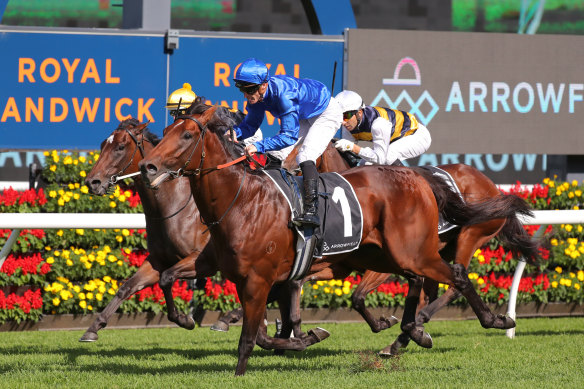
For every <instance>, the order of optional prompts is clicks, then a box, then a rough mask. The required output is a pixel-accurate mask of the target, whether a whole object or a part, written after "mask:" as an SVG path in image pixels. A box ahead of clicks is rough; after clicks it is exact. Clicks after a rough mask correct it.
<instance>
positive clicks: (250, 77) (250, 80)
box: [233, 58, 270, 88]
mask: <svg viewBox="0 0 584 389" xmlns="http://www.w3.org/2000/svg"><path fill="white" fill-rule="evenodd" d="M268 77H270V73H269V72H268V67H267V66H266V64H265V63H263V62H262V61H259V60H257V59H255V58H248V59H246V60H245V61H243V62H242V63H241V66H240V67H239V68H238V69H237V72H235V77H234V78H233V81H235V86H237V87H238V88H239V87H240V86H243V85H253V84H255V85H258V84H263V83H264V82H268ZM238 84H239V85H238Z"/></svg>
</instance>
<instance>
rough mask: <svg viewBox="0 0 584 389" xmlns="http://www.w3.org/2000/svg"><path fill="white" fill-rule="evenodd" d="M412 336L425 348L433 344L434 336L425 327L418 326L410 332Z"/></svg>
mask: <svg viewBox="0 0 584 389" xmlns="http://www.w3.org/2000/svg"><path fill="white" fill-rule="evenodd" d="M410 338H412V339H413V341H414V342H416V344H417V345H418V346H421V347H424V348H432V346H433V342H432V337H431V336H430V334H429V333H427V332H426V331H424V327H416V328H415V329H414V330H413V331H411V332H410Z"/></svg>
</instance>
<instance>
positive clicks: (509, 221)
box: [282, 143, 539, 356]
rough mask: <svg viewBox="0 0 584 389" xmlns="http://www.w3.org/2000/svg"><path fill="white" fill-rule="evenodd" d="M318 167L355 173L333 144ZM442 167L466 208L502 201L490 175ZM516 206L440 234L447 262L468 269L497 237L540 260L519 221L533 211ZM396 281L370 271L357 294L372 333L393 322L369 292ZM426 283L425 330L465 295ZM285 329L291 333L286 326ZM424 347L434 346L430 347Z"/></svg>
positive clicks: (518, 253) (393, 349)
mask: <svg viewBox="0 0 584 389" xmlns="http://www.w3.org/2000/svg"><path fill="white" fill-rule="evenodd" d="M297 153H298V148H295V149H294V150H293V151H292V153H291V154H290V156H289V158H287V159H286V161H285V162H284V164H283V166H282V167H283V168H285V169H287V170H290V171H297V170H298V166H297V164H296V163H295V158H294V157H295V155H296V154H297ZM353 158H354V156H353ZM316 164H317V168H318V170H319V172H342V171H345V170H347V169H349V168H350V165H349V163H348V161H347V159H346V158H344V157H343V156H342V155H341V153H340V152H339V151H338V150H337V149H335V148H334V147H333V144H332V143H330V144H329V145H328V147H327V148H326V150H325V152H324V153H323V154H322V156H321V157H320V158H319V159H318V160H317V162H316ZM438 167H439V168H440V169H442V170H444V171H446V172H447V173H448V174H450V176H451V177H452V178H453V179H454V181H455V183H456V185H457V187H458V189H459V190H460V192H461V195H462V197H463V199H464V201H465V202H467V203H468V202H471V203H476V202H480V201H483V200H486V199H490V198H495V197H497V196H501V192H500V191H499V190H498V189H497V187H496V185H495V184H494V183H493V182H492V181H491V180H490V179H489V178H488V177H487V176H485V175H484V174H483V173H481V172H480V171H479V170H478V169H476V168H474V167H472V166H468V165H465V164H449V165H441V166H438ZM512 207H513V208H515V209H514V212H513V213H511V214H510V216H509V217H507V218H504V219H495V220H490V221H487V222H485V223H481V224H475V225H471V226H464V227H458V228H455V229H453V230H450V231H448V232H446V233H443V234H440V235H439V237H440V255H441V256H442V258H444V259H445V260H447V261H449V262H454V263H460V264H462V265H463V266H464V267H465V268H468V265H469V263H470V261H471V258H472V257H473V253H474V252H475V251H476V250H477V249H478V248H480V247H481V246H483V245H484V244H486V243H487V242H488V241H489V240H491V239H492V238H493V237H495V236H496V237H498V238H499V239H500V241H501V243H502V244H503V246H504V247H505V248H506V249H508V250H510V251H511V252H512V254H513V255H514V256H515V257H516V258H517V257H523V258H526V259H527V260H529V261H535V260H536V259H537V257H538V247H539V244H538V243H537V242H536V241H534V240H532V238H531V237H530V236H529V234H528V233H527V232H526V231H525V229H524V228H523V226H522V224H521V222H520V220H519V219H518V217H517V214H526V213H527V212H529V207H528V205H527V204H526V203H525V202H523V201H517V202H515V203H514V204H513V206H512ZM340 275H341V276H342V275H343V274H342V273H341V274H340ZM321 276H322V275H321ZM391 277H393V275H391V274H384V273H377V272H374V271H371V270H368V271H366V272H365V274H364V275H363V278H362V280H361V282H360V283H359V285H358V286H357V288H356V289H355V291H354V292H353V296H352V307H353V308H354V309H355V310H356V311H358V312H359V313H360V314H361V316H362V317H363V318H364V319H365V321H366V322H367V323H368V324H369V326H370V327H371V330H372V331H373V332H379V331H381V330H384V329H386V328H389V327H390V326H391V323H390V321H389V320H388V318H386V317H381V318H379V319H377V318H375V317H374V316H373V315H372V314H371V312H369V310H368V309H367V307H366V306H365V298H366V296H367V294H368V293H369V292H371V291H372V290H374V289H375V288H377V287H378V286H379V285H381V284H382V283H384V282H386V281H388V279H390V278H391ZM418 282H419V281H418ZM423 282H424V284H423V287H424V292H425V296H424V295H422V298H421V299H420V303H419V305H418V312H417V315H416V319H415V322H416V326H417V327H418V328H423V325H424V323H427V322H428V321H429V320H430V319H431V317H432V316H433V315H434V314H435V313H436V312H437V311H438V310H440V309H441V308H443V307H444V306H446V305H448V304H449V303H450V302H452V301H454V300H456V299H457V298H458V297H460V292H459V291H458V290H457V289H456V288H449V289H448V290H447V291H446V292H445V293H444V294H443V295H442V296H441V297H440V298H437V293H438V283H437V282H435V281H434V280H432V279H426V280H424V281H423ZM293 293H294V295H293V296H292V300H293V301H298V300H299V298H300V291H299V290H294V292H293ZM292 306H293V309H298V310H299V306H298V304H295V305H294V304H293V305H292ZM410 307H411V306H410ZM406 314H407V315H412V314H413V312H412V311H411V310H410V311H408V312H404V315H406ZM406 321H407V320H406ZM283 328H286V326H284V327H283ZM282 336H286V333H285V332H283V333H282ZM409 340H410V337H409V335H408V333H407V332H406V331H404V332H402V334H400V335H399V336H398V338H397V339H396V341H395V342H394V343H393V344H391V345H390V346H388V347H386V348H384V349H383V350H381V351H380V355H382V356H388V355H395V354H397V353H398V351H399V349H400V348H402V347H404V348H405V347H406V346H407V344H408V343H409ZM425 345H426V346H427V345H431V342H428V343H426V344H425Z"/></svg>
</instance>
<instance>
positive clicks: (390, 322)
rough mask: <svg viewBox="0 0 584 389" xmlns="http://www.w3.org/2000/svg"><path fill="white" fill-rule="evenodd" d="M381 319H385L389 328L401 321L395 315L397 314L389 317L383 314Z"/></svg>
mask: <svg viewBox="0 0 584 389" xmlns="http://www.w3.org/2000/svg"><path fill="white" fill-rule="evenodd" d="M379 320H381V321H383V322H385V323H387V328H391V327H393V326H394V325H396V324H397V323H399V320H398V319H397V317H395V316H390V317H389V318H388V317H386V316H381V317H380V318H379Z"/></svg>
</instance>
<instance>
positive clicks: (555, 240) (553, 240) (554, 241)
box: [550, 238, 558, 246]
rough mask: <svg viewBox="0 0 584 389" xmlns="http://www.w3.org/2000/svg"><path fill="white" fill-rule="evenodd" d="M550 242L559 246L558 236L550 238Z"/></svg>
mask: <svg viewBox="0 0 584 389" xmlns="http://www.w3.org/2000/svg"><path fill="white" fill-rule="evenodd" d="M550 244H551V245H552V246H557V245H558V240H557V239H556V238H553V239H551V240H550Z"/></svg>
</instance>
